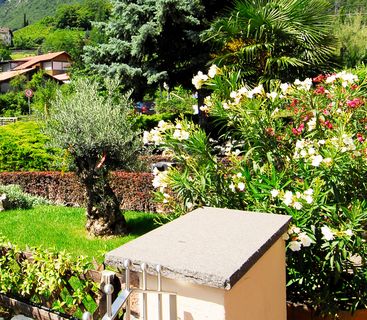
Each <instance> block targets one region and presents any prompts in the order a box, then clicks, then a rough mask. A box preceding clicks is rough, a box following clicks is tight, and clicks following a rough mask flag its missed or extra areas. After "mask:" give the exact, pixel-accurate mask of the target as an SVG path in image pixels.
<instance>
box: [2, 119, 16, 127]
mask: <svg viewBox="0 0 367 320" xmlns="http://www.w3.org/2000/svg"><path fill="white" fill-rule="evenodd" d="M17 120H18V118H17V117H0V126H5V125H6V124H9V123H14V122H16V121H17Z"/></svg>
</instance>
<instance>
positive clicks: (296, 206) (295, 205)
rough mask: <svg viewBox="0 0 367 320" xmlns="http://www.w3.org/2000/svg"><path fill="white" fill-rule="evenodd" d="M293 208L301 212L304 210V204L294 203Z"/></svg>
mask: <svg viewBox="0 0 367 320" xmlns="http://www.w3.org/2000/svg"><path fill="white" fill-rule="evenodd" d="M293 208H294V209H296V210H301V209H302V203H300V202H298V201H296V202H295V203H293Z"/></svg>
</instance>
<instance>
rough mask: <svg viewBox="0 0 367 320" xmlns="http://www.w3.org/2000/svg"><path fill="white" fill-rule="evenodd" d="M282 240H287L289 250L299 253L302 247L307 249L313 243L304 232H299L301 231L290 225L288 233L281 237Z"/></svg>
mask: <svg viewBox="0 0 367 320" xmlns="http://www.w3.org/2000/svg"><path fill="white" fill-rule="evenodd" d="M283 239H284V240H289V239H291V241H290V242H289V249H291V250H292V251H300V250H301V248H302V246H303V247H309V246H310V245H311V244H312V243H314V241H313V240H312V239H311V238H310V237H309V236H308V235H307V233H306V232H301V229H300V228H298V227H296V226H295V225H292V226H291V227H290V228H289V229H288V232H287V233H285V234H284V235H283Z"/></svg>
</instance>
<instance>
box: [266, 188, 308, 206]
mask: <svg viewBox="0 0 367 320" xmlns="http://www.w3.org/2000/svg"><path fill="white" fill-rule="evenodd" d="M270 194H271V196H272V198H280V199H281V200H282V201H283V203H284V204H285V205H286V206H288V207H293V208H294V209H296V210H301V209H302V208H303V204H304V203H305V202H306V203H307V204H312V202H313V197H312V195H313V190H312V189H307V190H306V191H305V192H303V193H301V192H298V191H297V192H296V193H293V192H292V191H289V190H285V191H279V190H277V189H273V190H271V191H270Z"/></svg>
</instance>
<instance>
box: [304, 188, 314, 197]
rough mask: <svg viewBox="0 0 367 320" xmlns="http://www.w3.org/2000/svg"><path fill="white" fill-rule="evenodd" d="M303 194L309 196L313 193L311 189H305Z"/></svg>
mask: <svg viewBox="0 0 367 320" xmlns="http://www.w3.org/2000/svg"><path fill="white" fill-rule="evenodd" d="M304 194H306V195H308V196H310V195H313V189H311V188H310V189H307V190H306V191H305V192H304Z"/></svg>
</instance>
